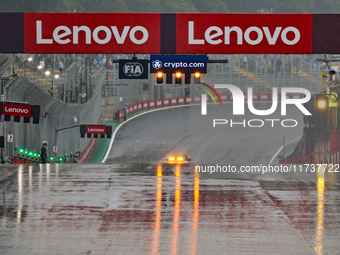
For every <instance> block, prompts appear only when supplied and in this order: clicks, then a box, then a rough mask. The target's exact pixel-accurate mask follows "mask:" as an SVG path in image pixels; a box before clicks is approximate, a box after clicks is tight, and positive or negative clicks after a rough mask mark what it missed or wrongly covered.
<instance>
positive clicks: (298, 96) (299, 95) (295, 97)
mask: <svg viewBox="0 0 340 255" xmlns="http://www.w3.org/2000/svg"><path fill="white" fill-rule="evenodd" d="M301 96H302V94H292V95H291V98H292V99H300V98H301Z"/></svg>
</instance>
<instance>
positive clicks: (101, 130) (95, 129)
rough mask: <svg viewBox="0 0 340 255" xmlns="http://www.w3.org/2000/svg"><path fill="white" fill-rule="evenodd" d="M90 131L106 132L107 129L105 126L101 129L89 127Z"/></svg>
mask: <svg viewBox="0 0 340 255" xmlns="http://www.w3.org/2000/svg"><path fill="white" fill-rule="evenodd" d="M88 132H96V133H100V132H105V130H104V129H103V128H101V129H99V128H89V129H88Z"/></svg>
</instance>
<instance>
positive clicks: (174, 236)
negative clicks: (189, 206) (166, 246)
mask: <svg viewBox="0 0 340 255" xmlns="http://www.w3.org/2000/svg"><path fill="white" fill-rule="evenodd" d="M175 176H176V178H175V206H174V218H173V225H172V240H171V254H177V249H178V227H179V224H178V222H179V216H180V207H181V166H180V165H176V166H175Z"/></svg>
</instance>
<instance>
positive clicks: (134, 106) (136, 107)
mask: <svg viewBox="0 0 340 255" xmlns="http://www.w3.org/2000/svg"><path fill="white" fill-rule="evenodd" d="M137 110H138V106H137V103H134V104H133V111H134V112H136V111H137Z"/></svg>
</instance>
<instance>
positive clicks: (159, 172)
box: [152, 164, 163, 254]
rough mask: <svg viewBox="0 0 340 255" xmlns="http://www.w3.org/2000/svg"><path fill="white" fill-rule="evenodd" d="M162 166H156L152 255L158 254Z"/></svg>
mask: <svg viewBox="0 0 340 255" xmlns="http://www.w3.org/2000/svg"><path fill="white" fill-rule="evenodd" d="M162 176H163V173H162V165H161V164H158V166H157V187H156V213H155V226H154V237H153V246H152V253H154V254H158V252H159V236H160V234H161V233H160V231H161V218H162V183H163V179H162Z"/></svg>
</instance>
